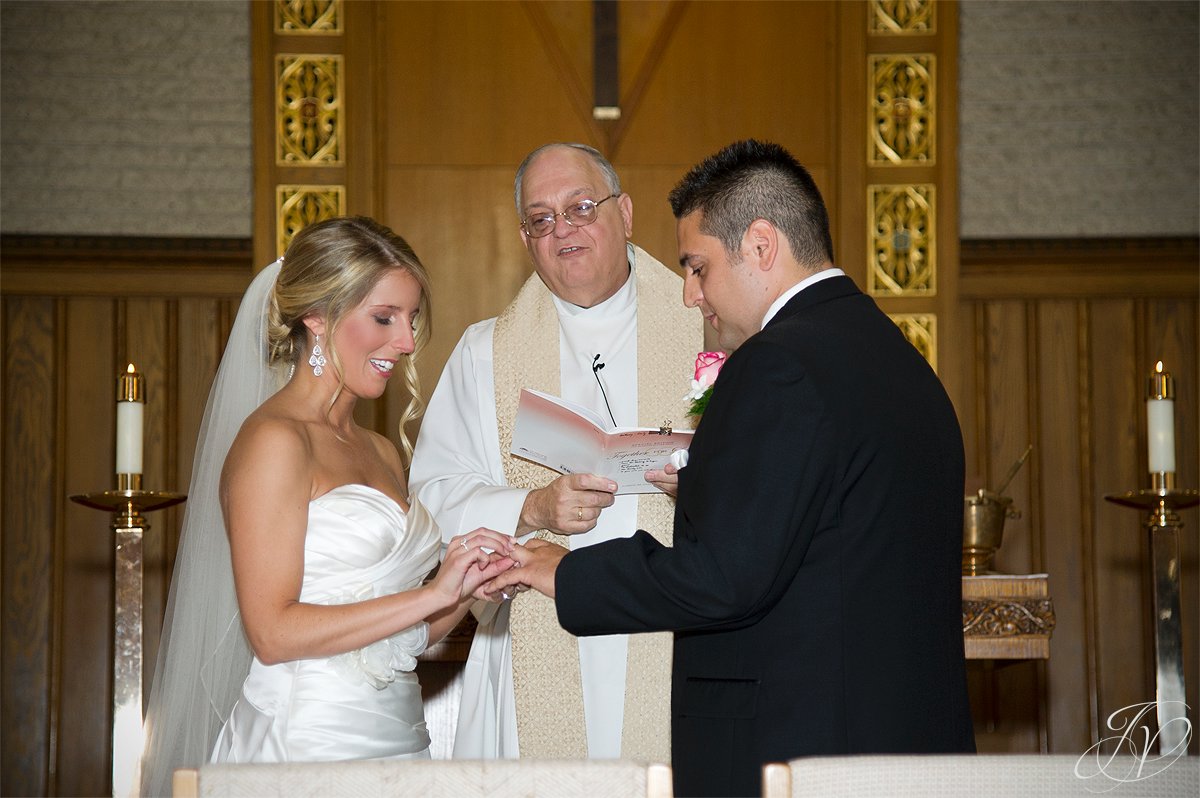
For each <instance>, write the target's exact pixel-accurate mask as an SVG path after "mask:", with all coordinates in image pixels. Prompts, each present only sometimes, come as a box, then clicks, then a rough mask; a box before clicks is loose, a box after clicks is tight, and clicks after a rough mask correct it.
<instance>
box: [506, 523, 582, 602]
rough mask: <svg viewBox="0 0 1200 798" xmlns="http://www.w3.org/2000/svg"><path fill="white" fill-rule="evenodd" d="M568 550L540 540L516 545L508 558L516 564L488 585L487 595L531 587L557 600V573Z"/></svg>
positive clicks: (510, 593) (509, 592) (511, 592)
mask: <svg viewBox="0 0 1200 798" xmlns="http://www.w3.org/2000/svg"><path fill="white" fill-rule="evenodd" d="M567 553H568V552H567V550H566V549H564V548H563V547H562V546H559V545H558V544H556V543H551V542H550V541H548V540H539V539H537V538H535V539H533V540H530V541H529V542H528V543H526V544H525V545H524V546H522V545H520V544H518V545H516V546H513V550H512V552H511V553H510V554H509V555H508V556H509V557H510V558H512V559H513V560H514V561H515V562H516V563H517V564H516V565H515V566H513V567H512V568H510V569H508V570H507V571H505V572H504V573H502V574H500V575H499V576H497V577H496V578H495V579H493V580H492V581H491V582H489V583H488V592H489V593H491V594H492V595H498V594H501V593H503V592H507V593H508V594H509V595H513V590H515V589H517V588H520V587H532V588H533V589H534V590H536V591H537V592H539V593H542V594H543V595H546V596H548V597H550V598H554V574H555V572H556V571H557V570H558V563H559V562H560V561H561V560H562V558H563V557H566V556H567Z"/></svg>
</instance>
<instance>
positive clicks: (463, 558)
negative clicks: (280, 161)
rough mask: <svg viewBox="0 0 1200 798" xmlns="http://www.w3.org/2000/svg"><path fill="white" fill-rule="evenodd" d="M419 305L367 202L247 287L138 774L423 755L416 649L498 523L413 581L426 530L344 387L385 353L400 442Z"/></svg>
mask: <svg viewBox="0 0 1200 798" xmlns="http://www.w3.org/2000/svg"><path fill="white" fill-rule="evenodd" d="M428 319H429V291H428V277H427V275H426V273H425V270H424V268H423V267H422V266H421V263H420V262H419V261H418V260H417V257H416V255H415V254H414V253H413V251H412V249H410V248H409V246H408V244H407V243H405V242H404V240H403V239H401V238H400V237H399V236H397V235H395V234H394V233H392V232H391V231H390V230H388V229H387V228H385V227H383V226H381V225H379V224H378V223H376V222H374V221H372V220H370V219H366V218H363V217H356V218H339V219H332V220H329V221H325V222H321V223H318V224H315V225H313V226H311V227H308V228H306V229H304V230H302V231H301V232H300V233H298V234H297V235H296V236H295V238H294V239H293V241H292V243H291V245H290V246H289V247H288V250H287V252H286V253H285V256H284V257H283V258H281V259H280V261H279V262H277V263H275V264H272V266H271V267H268V269H266V270H264V271H263V272H262V273H260V275H259V276H258V277H257V278H255V280H254V282H253V283H252V284H251V286H250V288H249V289H248V290H247V293H246V297H245V298H244V299H243V302H242V306H241V308H240V309H239V311H238V318H237V321H236V322H235V324H234V328H233V330H232V332H231V334H230V343H229V345H228V347H227V349H226V353H225V356H224V357H223V358H222V363H221V368H220V370H219V371H218V375H217V379H216V381H215V382H214V385H213V389H212V393H211V394H210V396H209V406H208V408H207V410H206V412H205V420H204V423H203V426H202V428H201V436H200V444H199V446H198V449H197V458H196V463H195V465H194V467H193V478H192V485H191V489H190V492H189V493H190V498H189V503H188V513H187V516H186V517H185V519H184V529H183V533H182V535H181V540H180V549H179V553H178V556H177V561H178V565H177V567H176V573H175V576H174V579H173V581H172V589H171V598H170V600H169V602H168V607H167V619H168V620H167V623H168V626H167V627H165V628H164V631H163V637H162V644H161V647H160V654H159V664H158V672H157V673H156V676H155V682H154V687H153V689H152V691H151V697H150V708H149V712H148V715H147V723H146V732H147V747H146V756H145V760H144V768H145V774H144V775H145V778H144V780H143V791H144V792H145V793H146V794H150V795H165V794H169V792H170V778H171V773H172V771H173V769H174V768H176V767H183V766H195V765H197V764H199V763H200V762H202V761H205V760H208V759H210V758H211V759H212V760H213V761H220V762H251V761H256V762H269V761H305V760H335V759H368V758H379V757H390V758H401V757H403V758H411V757H420V758H428V756H429V753H428V748H429V735H428V733H427V731H426V729H425V722H424V715H423V710H422V706H421V692H420V686H419V685H418V683H417V679H416V676H415V674H414V673H413V668H414V667H415V665H416V657H417V655H419V654H420V653H421V652H422V651H423V650H424V649H425V648H426V646H427V645H428V644H429V643H432V642H435V641H437V640H439V639H441V637H443V636H444V635H445V634H446V633H448V632H449V631H450V630H451V629H452V628H453V627H454V625H455V624H456V623H457V622H458V621H459V620H460V619H461V618H462V616H463V615H464V614H465V613H466V611H467V608H468V606H469V604H470V602H471V599H472V597H473V595H474V594H476V593H478V597H479V598H486V596H485V595H484V593H483V592H482V590H480V586H481V585H483V584H484V583H485V582H486V581H487V580H489V579H491V578H492V577H493V576H495V575H496V574H498V573H500V572H501V571H503V570H505V569H507V568H509V567H511V565H512V561H511V560H510V559H509V558H508V557H506V556H504V555H506V554H508V553H510V552H511V548H512V543H513V541H512V539H511V538H509V537H507V536H504V535H501V534H499V533H497V532H493V531H491V530H485V529H477V530H475V531H474V532H471V533H469V534H466V535H460V536H458V537H455V538H453V539H452V540H451V541H450V543H449V547H448V550H447V552H446V555H445V559H444V561H443V562H442V564H441V567H440V568H439V569H438V572H437V575H436V576H435V577H434V578H433V579H432V580H431V581H429V582H428V583H425V584H423V581H424V579H425V577H426V576H427V575H428V574H429V572H430V571H431V570H432V569H433V567H434V566H435V565H437V562H438V553H439V550H440V535H439V532H438V530H437V528H436V527H435V526H434V524H433V522H432V521H431V520H430V518H429V516H428V514H426V513H425V512H424V509H423V508H422V507H420V506H419V505H416V506H411V507H410V506H409V505H408V503H407V501H406V485H405V479H404V471H403V464H402V462H401V458H400V455H399V454H398V453H397V451H396V450H395V448H394V447H393V446H392V445H391V443H390V442H389V441H388V440H387V439H386V438H385V437H383V436H381V435H379V434H378V433H375V432H372V431H370V430H367V429H364V428H363V427H361V426H359V425H358V424H357V423H356V422H355V420H354V415H353V411H354V406H355V402H356V401H357V400H358V399H374V398H377V397H379V396H381V395H382V394H383V392H384V390H385V388H386V386H387V384H388V382H389V380H390V379H391V378H392V376H393V373H395V372H397V371H398V372H399V374H400V375H403V379H404V382H405V383H406V387H407V388H408V389H409V392H410V394H411V395H412V399H411V401H410V403H409V405H408V407H407V409H406V410H405V412H404V413H403V414H402V416H401V419H400V435H401V443H402V445H403V446H404V449H405V454H406V455H411V451H412V447H411V444H410V443H409V441H408V439H407V438H406V437H405V435H404V424H405V422H406V421H408V420H410V419H412V418H414V417H415V416H416V415H418V414H419V413H420V410H421V407H422V405H421V402H420V399H419V397H418V393H417V384H416V371H415V368H414V366H413V360H412V356H413V355H414V354H415V352H417V351H418V350H419V349H420V347H421V345H422V344H423V343H424V342H425V340H426V338H427V336H428V330H429V324H428ZM280 377H282V378H283V379H280ZM279 382H283V383H284V384H283V386H282V387H281V388H278V390H276V387H277V384H278V383H279ZM239 427H240V431H237V430H238V429H239ZM235 431H236V437H234V432H235ZM231 439H232V442H231ZM218 474H219V479H218V476H217V475H218ZM218 505H219V509H218ZM218 513H220V514H218ZM222 519H223V523H222ZM214 740H215V742H214Z"/></svg>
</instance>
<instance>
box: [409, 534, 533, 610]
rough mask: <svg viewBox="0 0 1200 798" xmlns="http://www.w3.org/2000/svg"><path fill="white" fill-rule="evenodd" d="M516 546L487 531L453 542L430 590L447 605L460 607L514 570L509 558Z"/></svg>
mask: <svg viewBox="0 0 1200 798" xmlns="http://www.w3.org/2000/svg"><path fill="white" fill-rule="evenodd" d="M514 543H515V541H514V540H513V538H510V537H509V536H508V535H502V534H500V533H499V532H496V531H494V530H491V529H485V528H483V527H480V528H479V529H476V530H475V531H473V532H468V533H467V534H465V535H457V536H455V537H453V538H451V539H450V542H449V544H448V545H447V548H446V556H445V558H444V559H443V560H442V565H441V567H440V568H438V572H437V576H435V577H434V578H433V581H432V582H431V583H430V586H431V587H432V588H433V589H434V590H435V591H436V592H437V593H438V595H440V596H442V597H443V598H444V599H445V600H446V603H447V604H457V603H458V602H460V601H462V600H463V599H465V598H467V597H468V596H470V595H472V594H473V593H475V591H476V589H477V588H478V587H479V586H480V585H482V584H484V583H485V582H487V581H489V580H491V579H492V578H494V577H495V576H496V575H497V574H500V573H503V572H504V571H507V570H508V569H509V568H511V567H512V566H513V561H512V560H511V559H510V558H509V556H508V555H509V554H511V553H512V547H513V544H514Z"/></svg>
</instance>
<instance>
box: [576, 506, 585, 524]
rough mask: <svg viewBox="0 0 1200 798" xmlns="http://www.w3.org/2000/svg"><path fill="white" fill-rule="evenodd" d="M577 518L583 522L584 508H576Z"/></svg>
mask: <svg viewBox="0 0 1200 798" xmlns="http://www.w3.org/2000/svg"><path fill="white" fill-rule="evenodd" d="M575 517H576V518H578V519H579V520H580V521H582V520H583V508H582V507H576V508H575Z"/></svg>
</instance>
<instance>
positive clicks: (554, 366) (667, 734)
mask: <svg viewBox="0 0 1200 798" xmlns="http://www.w3.org/2000/svg"><path fill="white" fill-rule="evenodd" d="M633 251H634V258H635V264H636V266H635V268H634V275H635V279H636V280H637V303H638V308H637V310H638V312H637V357H638V374H637V386H638V424H639V426H658V425H659V424H661V423H663V422H664V421H668V420H669V421H671V422H673V423H674V424H677V425H681V426H682V425H684V424H686V423H687V418H686V409H687V403H686V402H685V401H684V400H683V398H682V397H683V395H684V393H685V389H686V387H687V384H688V380H689V379H690V377H691V373H692V368H693V365H694V362H695V357H696V353H697V352H699V351H700V350H701V349H702V348H703V345H704V333H703V327H702V322H701V321H700V319H699V318H698V316H697V314H696V311H695V310H694V309H690V308H685V307H684V306H683V302H682V298H683V286H682V281H681V280H680V278H679V277H678V276H677V275H676V274H674V273H673V272H671V271H670V270H669V269H668V268H667V267H665V266H663V265H662V264H661V263H659V262H658V261H656V260H655V259H654V258H652V257H650V255H648V254H647V253H646V252H645V251H644V250H642V249H641V248H639V247H634V248H633ZM492 350H493V354H494V356H493V363H494V365H493V369H494V376H495V384H496V423H497V426H498V427H499V432H500V452H501V458H502V459H503V461H504V475H505V477H506V479H507V480H508V484H509V485H511V486H513V487H520V488H539V487H542V486H544V485H546V484H547V483H549V482H550V481H551V480H553V479H554V478H555V477H557V476H558V474H557V473H556V472H553V471H551V470H550V469H547V468H544V467H542V466H539V465H535V464H533V463H530V462H528V461H526V460H522V459H520V458H517V457H513V456H512V455H511V454H509V451H510V450H511V449H512V431H513V423H514V419H515V418H516V412H517V402H518V399H519V396H520V391H521V389H522V388H535V389H537V390H540V391H544V392H546V393H549V394H553V395H555V396H557V395H559V392H560V390H561V387H560V383H559V321H558V311H557V309H556V308H555V306H554V300H553V298H552V296H551V294H550V291H549V290H548V289H547V288H546V286H545V284H544V283H543V282H542V280H541V278H539V277H538V276H537V274H533V275H532V276H530V278H529V279H528V280H527V281H526V282H525V285H524V286H522V287H521V290H520V292H518V294H517V296H516V298H515V299H514V300H513V301H512V303H511V304H510V305H509V306H508V308H506V309H505V311H504V312H503V313H502V314H501V315H500V316H499V318H497V319H496V328H495V332H494V333H493V338H492ZM674 513H675V503H674V501H673V500H672V499H671V498H670V497H668V496H666V495H665V494H661V493H655V494H644V495H641V496H639V498H638V509H637V527H638V528H639V529H645V530H646V531H648V532H649V533H650V534H652V535H653V536H654V537H655V538H656V539H658V540H659V541H661V542H663V543H664V544H666V545H668V546H669V545H671V533H672V528H673V523H674ZM630 531H631V532H632V530H630ZM535 534H536V535H537V537H540V538H543V539H545V540H550V541H553V542H555V543H558V544H560V545H562V546H567V547H569V543H568V541H567V538H566V537H565V536H561V535H556V534H554V533H552V532H550V531H549V530H546V529H541V530H538V531H537V532H536V533H535ZM509 627H510V631H511V635H512V663H513V665H512V669H513V692H514V698H515V702H516V710H517V739H518V743H519V745H520V751H521V756H522V757H532V758H542V759H571V758H586V757H587V755H588V746H587V730H586V726H585V722H584V716H583V688H582V686H581V684H580V675H579V673H580V671H579V644H578V641H577V639H576V638H575V636H574V635H571V634H569V633H568V632H566V631H564V630H563V629H562V627H561V626H559V624H558V616H557V615H556V613H555V610H554V602H553V601H552V600H550V599H547V598H545V597H544V596H542V595H541V594H540V593H537V592H534V591H530V592H528V593H522V594H521V597H520V598H519V599H517V600H516V601H514V602H513V603H512V607H511V615H510V620H509ZM671 644H672V635H671V633H670V632H658V633H654V634H634V635H630V636H629V653H628V659H627V666H626V675H625V711H624V722H623V728H622V736H621V756H622V757H623V758H627V759H635V760H640V761H649V762H670V761H671V718H670V704H671Z"/></svg>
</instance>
